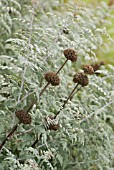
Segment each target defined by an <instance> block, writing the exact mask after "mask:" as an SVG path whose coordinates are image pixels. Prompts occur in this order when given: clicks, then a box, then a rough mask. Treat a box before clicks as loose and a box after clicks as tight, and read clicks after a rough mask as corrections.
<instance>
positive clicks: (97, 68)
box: [91, 63, 100, 72]
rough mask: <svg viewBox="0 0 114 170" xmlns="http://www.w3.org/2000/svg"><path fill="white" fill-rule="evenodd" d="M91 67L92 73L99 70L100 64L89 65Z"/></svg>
mask: <svg viewBox="0 0 114 170" xmlns="http://www.w3.org/2000/svg"><path fill="white" fill-rule="evenodd" d="M91 66H92V67H93V70H94V72H95V71H97V70H99V68H100V64H97V63H96V64H91Z"/></svg>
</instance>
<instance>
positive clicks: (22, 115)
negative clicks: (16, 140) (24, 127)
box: [15, 110, 31, 124]
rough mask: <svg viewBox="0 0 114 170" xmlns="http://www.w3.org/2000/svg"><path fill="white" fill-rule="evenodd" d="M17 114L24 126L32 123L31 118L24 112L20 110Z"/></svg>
mask: <svg viewBox="0 0 114 170" xmlns="http://www.w3.org/2000/svg"><path fill="white" fill-rule="evenodd" d="M15 114H16V116H17V118H18V119H19V120H20V122H21V123H24V124H30V123H31V116H30V115H29V114H28V113H27V112H25V111H24V110H18V111H17V112H16V113H15Z"/></svg>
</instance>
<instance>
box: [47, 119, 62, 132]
mask: <svg viewBox="0 0 114 170" xmlns="http://www.w3.org/2000/svg"><path fill="white" fill-rule="evenodd" d="M44 120H45V124H46V130H54V131H56V130H58V129H59V127H60V126H59V123H58V122H57V121H56V120H55V119H54V117H52V116H48V117H46V118H45V119H44Z"/></svg>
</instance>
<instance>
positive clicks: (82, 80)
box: [73, 73, 89, 87]
mask: <svg viewBox="0 0 114 170" xmlns="http://www.w3.org/2000/svg"><path fill="white" fill-rule="evenodd" d="M73 81H74V83H78V84H80V85H81V86H82V87H84V86H87V85H88V84H89V79H88V77H87V75H86V74H85V73H76V74H75V75H74V78H73Z"/></svg>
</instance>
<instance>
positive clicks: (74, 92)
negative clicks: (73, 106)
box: [69, 86, 82, 101]
mask: <svg viewBox="0 0 114 170" xmlns="http://www.w3.org/2000/svg"><path fill="white" fill-rule="evenodd" d="M81 88H82V86H80V88H78V89H77V90H76V92H74V93H73V94H72V96H71V97H70V99H69V100H70V101H71V100H72V99H73V97H74V95H75V94H76V93H77V92H78V91H80V90H81Z"/></svg>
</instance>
